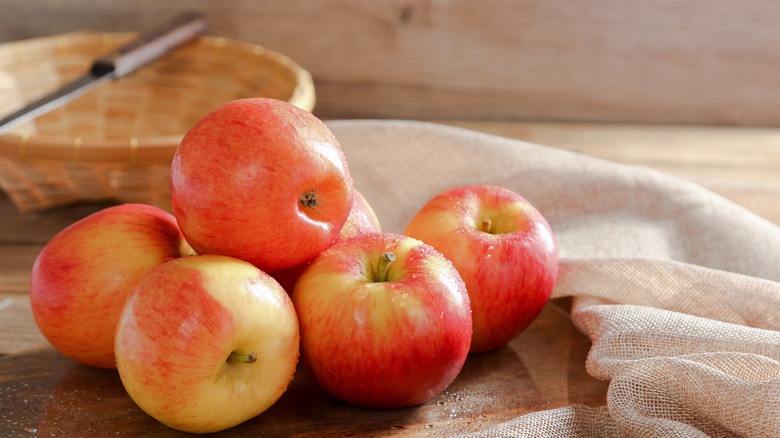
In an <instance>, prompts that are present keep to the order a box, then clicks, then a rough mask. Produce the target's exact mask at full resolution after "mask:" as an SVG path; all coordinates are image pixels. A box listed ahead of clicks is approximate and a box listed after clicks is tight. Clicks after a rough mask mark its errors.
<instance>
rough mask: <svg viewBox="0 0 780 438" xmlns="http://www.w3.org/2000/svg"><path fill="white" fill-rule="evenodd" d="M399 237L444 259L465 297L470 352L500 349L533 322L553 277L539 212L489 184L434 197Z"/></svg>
mask: <svg viewBox="0 0 780 438" xmlns="http://www.w3.org/2000/svg"><path fill="white" fill-rule="evenodd" d="M403 234H405V235H408V236H411V237H414V238H416V239H420V240H422V241H423V242H425V243H427V244H429V245H431V246H433V247H434V248H436V249H437V250H438V251H439V252H441V253H442V254H444V256H445V257H447V258H448V259H450V260H451V261H452V263H453V264H454V265H455V267H456V268H457V270H458V272H459V273H460V275H461V277H462V278H463V281H464V282H465V283H466V289H467V290H468V293H469V298H470V299H471V309H472V311H473V318H474V335H473V338H472V342H471V352H472V353H481V352H486V351H491V350H495V349H497V348H500V347H502V346H504V345H506V344H507V343H508V342H509V341H511V340H512V339H514V338H515V337H516V336H518V335H519V334H520V333H522V332H523V330H525V329H526V328H527V327H528V326H529V325H531V323H532V322H533V321H534V320H535V319H536V317H537V316H538V315H539V313H540V312H541V311H542V309H543V308H544V306H545V305H546V304H547V302H548V301H549V299H550V296H551V294H552V291H553V288H554V286H555V282H556V280H557V277H558V266H559V261H558V244H557V241H556V239H555V236H554V234H553V232H552V230H551V228H550V225H549V224H548V223H547V220H546V219H545V218H544V216H542V214H541V213H540V212H539V211H538V210H537V209H536V208H535V207H534V206H533V205H531V203H529V202H528V201H527V200H526V199H525V198H523V197H522V196H521V195H519V194H518V193H515V192H513V191H512V190H509V189H507V188H505V187H499V186H493V185H470V186H463V187H456V188H453V189H450V190H447V191H444V192H442V193H440V194H438V195H436V196H434V197H433V198H432V199H431V200H430V201H428V202H427V203H426V204H425V205H424V206H423V207H422V208H420V210H419V211H418V212H417V213H416V214H415V215H414V217H413V218H412V219H411V221H410V222H409V224H408V225H407V228H406V230H405V231H404V232H403Z"/></svg>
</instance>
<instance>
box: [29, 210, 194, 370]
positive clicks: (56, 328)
mask: <svg viewBox="0 0 780 438" xmlns="http://www.w3.org/2000/svg"><path fill="white" fill-rule="evenodd" d="M191 251H192V250H191V248H189V246H188V245H187V242H186V241H185V240H184V237H183V236H182V234H181V232H180V231H179V227H178V225H177V224H176V219H174V217H173V216H172V215H171V214H170V213H168V212H166V211H164V210H162V209H159V208H157V207H153V206H151V205H144V204H123V205H117V206H113V207H108V208H105V209H103V210H100V211H98V212H95V213H93V214H91V215H89V216H87V217H85V218H83V219H81V220H79V221H77V222H75V223H73V224H71V225H70V226H68V227H67V228H65V229H63V230H62V231H60V232H59V233H58V234H57V235H56V236H54V237H53V238H52V239H51V240H50V241H49V242H48V243H47V244H46V245H45V246H44V248H43V250H41V252H40V254H38V257H37V258H36V260H35V263H34V264H33V268H32V273H31V275H30V305H31V308H32V313H33V316H34V317H35V322H36V324H37V325H38V328H39V329H40V330H41V333H42V334H43V336H44V337H45V338H46V339H47V340H48V341H49V343H51V345H52V346H53V347H54V348H55V349H56V350H58V351H59V352H61V353H62V354H64V355H65V356H68V357H69V358H71V359H73V360H75V361H78V362H81V363H84V364H87V365H92V366H96V367H101V368H115V367H116V363H115V361H114V333H115V329H116V323H117V320H118V319H119V314H120V313H121V311H122V307H123V306H124V304H125V300H126V299H127V297H128V296H129V295H130V292H131V291H132V289H133V287H134V286H135V285H136V283H138V282H139V281H140V280H141V278H142V277H143V276H144V275H145V274H146V273H147V272H148V271H149V270H151V269H152V268H153V267H155V266H157V265H159V264H161V263H163V262H164V261H165V260H167V259H170V258H176V257H181V256H182V255H188V254H191Z"/></svg>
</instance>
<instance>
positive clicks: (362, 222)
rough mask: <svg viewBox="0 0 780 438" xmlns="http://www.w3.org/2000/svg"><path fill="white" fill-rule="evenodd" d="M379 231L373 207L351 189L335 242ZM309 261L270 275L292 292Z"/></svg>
mask: <svg viewBox="0 0 780 438" xmlns="http://www.w3.org/2000/svg"><path fill="white" fill-rule="evenodd" d="M381 231H382V228H381V226H380V224H379V218H377V216H376V213H375V212H374V209H373V208H371V204H369V203H368V200H367V199H366V198H365V197H364V196H363V195H362V194H361V193H360V192H359V191H357V190H353V191H352V208H351V209H350V211H349V216H347V222H345V223H344V226H343V227H341V231H340V232H339V237H338V240H337V242H338V241H341V240H346V239H349V238H350V237H355V236H359V235H361V234H367V233H379V232H381ZM310 263H311V262H306V263H304V264H303V265H301V266H297V267H295V268H293V269H288V270H286V271H280V272H274V273H272V274H271V276H272V277H274V279H275V280H276V281H278V282H279V284H281V285H282V287H283V288H284V290H286V291H287V292H289V293H292V291H293V288H294V287H295V282H296V281H298V277H300V276H301V273H303V271H304V269H306V267H307V266H309V264H310Z"/></svg>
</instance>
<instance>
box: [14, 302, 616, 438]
mask: <svg viewBox="0 0 780 438" xmlns="http://www.w3.org/2000/svg"><path fill="white" fill-rule="evenodd" d="M589 346H590V341H589V340H588V339H587V338H586V337H585V336H583V335H582V334H581V333H579V332H578V331H577V330H576V329H575V328H574V327H573V326H572V325H571V322H570V321H569V318H568V314H567V313H565V312H564V311H563V310H562V309H561V308H559V307H557V306H556V305H554V304H551V305H548V307H547V308H546V309H545V310H544V312H543V313H542V315H541V316H540V317H539V318H538V319H537V321H536V322H535V323H534V324H533V325H532V326H531V327H530V328H529V329H528V330H527V331H526V332H524V334H523V335H521V336H520V337H518V338H517V339H515V340H514V341H513V342H512V343H511V344H510V345H509V346H507V347H505V348H502V349H500V350H498V351H495V352H493V353H488V354H482V355H477V356H471V357H469V358H468V360H467V361H466V364H465V365H464V368H463V369H462V371H461V373H460V374H459V376H458V378H457V379H456V380H455V382H454V383H453V384H452V385H451V386H450V387H449V388H448V389H447V390H445V391H444V392H443V393H442V394H440V395H439V396H437V397H436V398H434V399H433V400H431V401H429V402H427V403H424V404H422V405H420V406H416V407H411V408H406V409H393V410H374V409H364V408H359V407H355V406H350V405H347V404H344V403H342V402H339V401H338V400H336V399H334V398H332V397H331V396H330V395H328V394H327V393H325V392H324V390H323V389H322V388H321V387H320V386H319V385H318V384H317V383H316V381H315V380H314V379H313V378H312V377H311V375H310V374H309V373H308V372H307V370H306V369H305V367H303V366H299V367H298V370H297V371H296V376H295V379H294V381H293V383H292V385H291V386H290V387H289V388H288V390H287V392H286V393H285V394H284V395H283V396H282V398H281V399H280V400H279V401H278V402H277V403H276V404H274V405H273V406H272V407H271V408H270V409H269V410H268V411H266V412H265V413H263V414H261V415H259V416H258V417H256V418H254V419H252V420H250V421H248V422H246V423H244V424H242V425H240V426H238V427H236V428H233V429H230V430H228V431H225V432H224V433H221V434H217V436H325V437H344V436H348V437H374V436H385V437H390V436H434V437H435V436H438V437H445V436H452V435H454V434H458V433H465V432H471V431H475V430H479V429H481V428H484V427H487V426H490V425H492V424H496V423H498V422H502V421H506V420H509V419H511V418H514V417H516V416H518V415H521V414H523V413H526V412H532V411H538V410H542V409H550V408H555V407H559V406H566V405H569V404H584V405H588V406H600V405H603V403H604V397H605V394H606V388H607V382H603V381H598V380H596V379H594V378H592V377H590V376H588V375H587V373H586V371H585V365H584V364H585V356H586V355H587V351H588V349H589ZM0 394H3V397H0V412H2V413H3V414H2V415H0V436H4V437H16V436H19V437H21V436H32V435H30V433H34V434H36V435H35V436H50V435H49V434H51V433H56V435H57V436H102V435H114V434H118V435H127V436H131V435H132V436H158V437H175V436H182V434H181V433H178V432H176V431H175V430H173V429H169V428H167V427H165V426H163V425H162V424H161V423H158V422H157V421H156V420H154V419H153V418H151V417H149V416H148V415H146V414H145V413H143V411H141V410H140V409H139V408H138V407H137V406H136V405H135V404H134V402H133V401H132V399H130V397H129V396H128V395H127V393H126V392H125V390H124V388H123V386H122V383H121V381H120V380H119V377H118V374H117V373H116V371H113V370H104V369H97V368H92V367H88V366H85V365H80V364H77V363H75V362H73V361H71V360H69V359H67V358H65V357H64V356H62V355H61V354H59V353H57V352H56V351H54V350H52V349H50V348H43V349H40V350H36V351H32V352H28V353H25V354H16V355H9V356H6V357H4V358H0ZM258 434H260V435H258Z"/></svg>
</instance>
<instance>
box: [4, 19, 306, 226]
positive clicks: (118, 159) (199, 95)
mask: <svg viewBox="0 0 780 438" xmlns="http://www.w3.org/2000/svg"><path fill="white" fill-rule="evenodd" d="M134 37H135V34H130V33H122V34H113V33H112V34H104V33H98V32H91V31H83V32H74V33H68V34H63V35H58V36H52V37H43V38H36V39H31V40H26V41H19V42H14V43H9V44H3V45H0V96H2V98H0V115H3V114H7V113H10V112H12V111H13V110H15V109H17V108H18V107H20V106H22V105H23V104H24V103H26V102H29V101H32V100H35V99H37V98H38V97H40V96H41V95H43V94H47V93H48V92H50V91H52V90H54V89H56V88H57V87H58V86H59V85H61V84H63V83H66V82H68V81H70V80H72V79H74V78H75V77H77V76H79V75H81V74H83V72H85V71H86V70H87V69H88V68H89V65H90V64H91V62H92V60H93V59H94V58H96V57H98V56H100V55H103V54H105V53H107V52H109V51H111V50H112V49H114V48H115V47H117V46H119V45H121V44H124V43H126V42H128V41H129V40H131V39H132V38H134ZM260 96H262V97H272V98H276V99H281V100H286V101H288V102H291V103H293V104H295V105H297V106H299V107H301V108H303V109H305V110H307V111H311V110H312V108H313V107H314V102H315V94H314V85H313V82H312V78H311V75H310V74H309V73H308V72H307V71H306V70H304V69H302V68H301V67H300V66H299V65H297V64H296V63H295V62H294V61H292V60H291V59H289V58H288V57H286V56H284V55H281V54H279V53H277V52H274V51H272V50H268V49H265V48H263V47H261V46H258V45H253V44H248V43H244V42H240V41H235V40H230V39H225V38H215V37H201V38H199V39H198V40H197V41H196V42H194V43H192V44H189V45H186V46H184V47H182V48H180V49H178V50H176V51H175V52H173V53H171V54H169V55H168V56H166V57H164V58H162V59H160V60H157V61H155V62H153V63H151V64H149V65H148V66H146V67H144V68H142V69H141V70H139V71H137V72H135V73H133V74H131V75H129V76H127V77H125V78H122V79H120V80H117V81H115V82H112V83H109V84H105V85H102V86H100V87H98V88H96V89H94V90H92V91H90V92H88V93H87V94H85V95H83V96H81V97H79V98H77V99H76V100H74V101H72V102H70V103H68V104H67V105H65V106H63V107H61V108H58V109H56V110H54V111H52V112H50V113H48V114H44V115H42V116H40V117H38V118H37V119H35V120H33V121H31V122H27V123H25V124H23V125H20V126H18V127H16V128H15V129H14V130H12V131H10V132H8V133H6V134H5V135H2V136H0V187H1V188H2V189H3V190H4V191H5V192H6V193H7V194H8V195H9V197H10V198H11V200H12V201H13V202H14V204H15V205H16V206H17V208H18V209H19V210H21V211H33V210H41V209H45V208H49V207H53V206H57V205H64V204H70V203H73V202H78V201H98V200H116V201H120V202H143V203H149V204H154V205H160V206H163V207H166V206H167V205H168V203H169V195H170V192H169V183H168V178H169V170H170V161H171V158H172V157H173V154H174V152H175V151H176V147H177V146H178V144H179V141H180V140H181V137H182V136H183V135H184V133H186V132H187V130H189V128H190V127H191V126H192V125H193V124H194V123H195V122H197V121H198V120H200V118H202V117H203V116H204V115H206V114H207V113H208V112H209V111H211V110H213V109H214V108H216V107H217V106H219V105H221V104H223V103H226V102H228V101H231V100H235V99H240V98H245V97H260Z"/></svg>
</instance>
